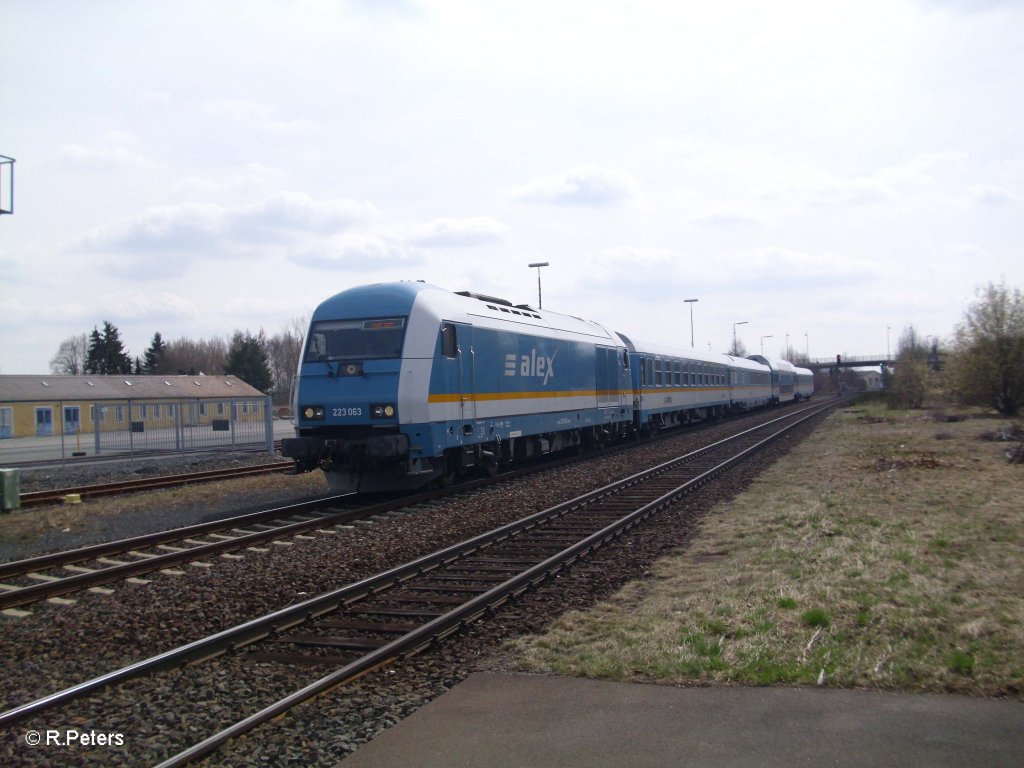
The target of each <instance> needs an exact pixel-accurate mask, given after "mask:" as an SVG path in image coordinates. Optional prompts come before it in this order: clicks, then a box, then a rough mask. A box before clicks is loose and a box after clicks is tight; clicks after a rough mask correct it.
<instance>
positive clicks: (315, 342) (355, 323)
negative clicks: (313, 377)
mask: <svg viewBox="0 0 1024 768" xmlns="http://www.w3.org/2000/svg"><path fill="white" fill-rule="evenodd" d="M404 337H405V318H404V317H387V318H379V319H374V320H321V321H319V322H315V323H313V327H312V328H311V329H310V331H309V343H308V344H307V345H306V362H307V363H317V362H326V361H333V360H353V359H354V360H367V359H371V358H372V359H386V358H395V357H401V356H402V341H403V339H404Z"/></svg>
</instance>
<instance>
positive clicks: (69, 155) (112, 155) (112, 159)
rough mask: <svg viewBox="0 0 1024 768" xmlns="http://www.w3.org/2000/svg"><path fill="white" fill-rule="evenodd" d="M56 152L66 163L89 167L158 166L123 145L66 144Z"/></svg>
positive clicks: (125, 167) (128, 168)
mask: <svg viewBox="0 0 1024 768" xmlns="http://www.w3.org/2000/svg"><path fill="white" fill-rule="evenodd" d="M56 154H57V159H58V160H60V161H61V162H62V163H64V164H66V165H71V166H80V167H83V168H87V169H105V170H111V169H126V170H135V171H142V170H147V169H150V168H154V167H156V163H154V162H153V161H152V160H149V159H148V158H146V157H145V156H144V155H141V154H139V153H138V152H135V151H133V150H131V149H128V148H127V147H125V146H122V145H116V146H111V145H106V146H89V145H86V144H65V145H63V146H62V147H59V148H58V149H57V153H56Z"/></svg>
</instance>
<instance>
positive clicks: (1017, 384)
mask: <svg viewBox="0 0 1024 768" xmlns="http://www.w3.org/2000/svg"><path fill="white" fill-rule="evenodd" d="M949 375H950V380H951V381H952V384H953V388H954V390H955V391H956V393H957V394H958V395H959V397H960V399H961V400H963V401H964V402H967V403H974V404H978V405H987V406H990V407H993V408H995V409H996V410H997V411H999V412H1000V413H1003V414H1006V415H1007V416H1016V415H1017V414H1018V413H1019V412H1020V410H1021V408H1022V407H1024V296H1022V295H1021V292H1020V290H1019V289H1015V288H1014V289H1011V288H1009V287H1008V286H1007V285H1006V282H1005V281H1004V282H1003V283H1001V284H1000V285H993V284H992V283H989V284H988V285H987V286H985V287H984V288H981V289H979V290H978V301H977V302H975V303H974V304H972V305H971V307H970V308H969V309H968V310H967V312H966V313H965V315H964V320H963V322H962V323H961V324H960V325H959V326H958V327H957V331H956V337H955V339H954V342H953V350H952V355H951V357H950V372H949Z"/></svg>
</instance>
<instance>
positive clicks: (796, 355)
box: [782, 346, 810, 367]
mask: <svg viewBox="0 0 1024 768" xmlns="http://www.w3.org/2000/svg"><path fill="white" fill-rule="evenodd" d="M782 359H783V360H789V362H791V363H792V364H793V365H798V366H801V367H803V366H806V365H807V363H808V362H810V361H809V360H808V359H807V354H806V353H805V352H801V351H799V350H797V349H794V348H793V347H792V346H789V347H786V349H785V350H784V351H783V352H782Z"/></svg>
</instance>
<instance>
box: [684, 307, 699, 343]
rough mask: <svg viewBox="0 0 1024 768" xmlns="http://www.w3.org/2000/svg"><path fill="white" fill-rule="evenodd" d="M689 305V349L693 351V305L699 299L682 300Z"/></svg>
mask: <svg viewBox="0 0 1024 768" xmlns="http://www.w3.org/2000/svg"><path fill="white" fill-rule="evenodd" d="M683 301H685V302H686V303H687V304H689V305H690V349H693V305H694V304H695V303H696V302H698V301H700V299H683Z"/></svg>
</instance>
